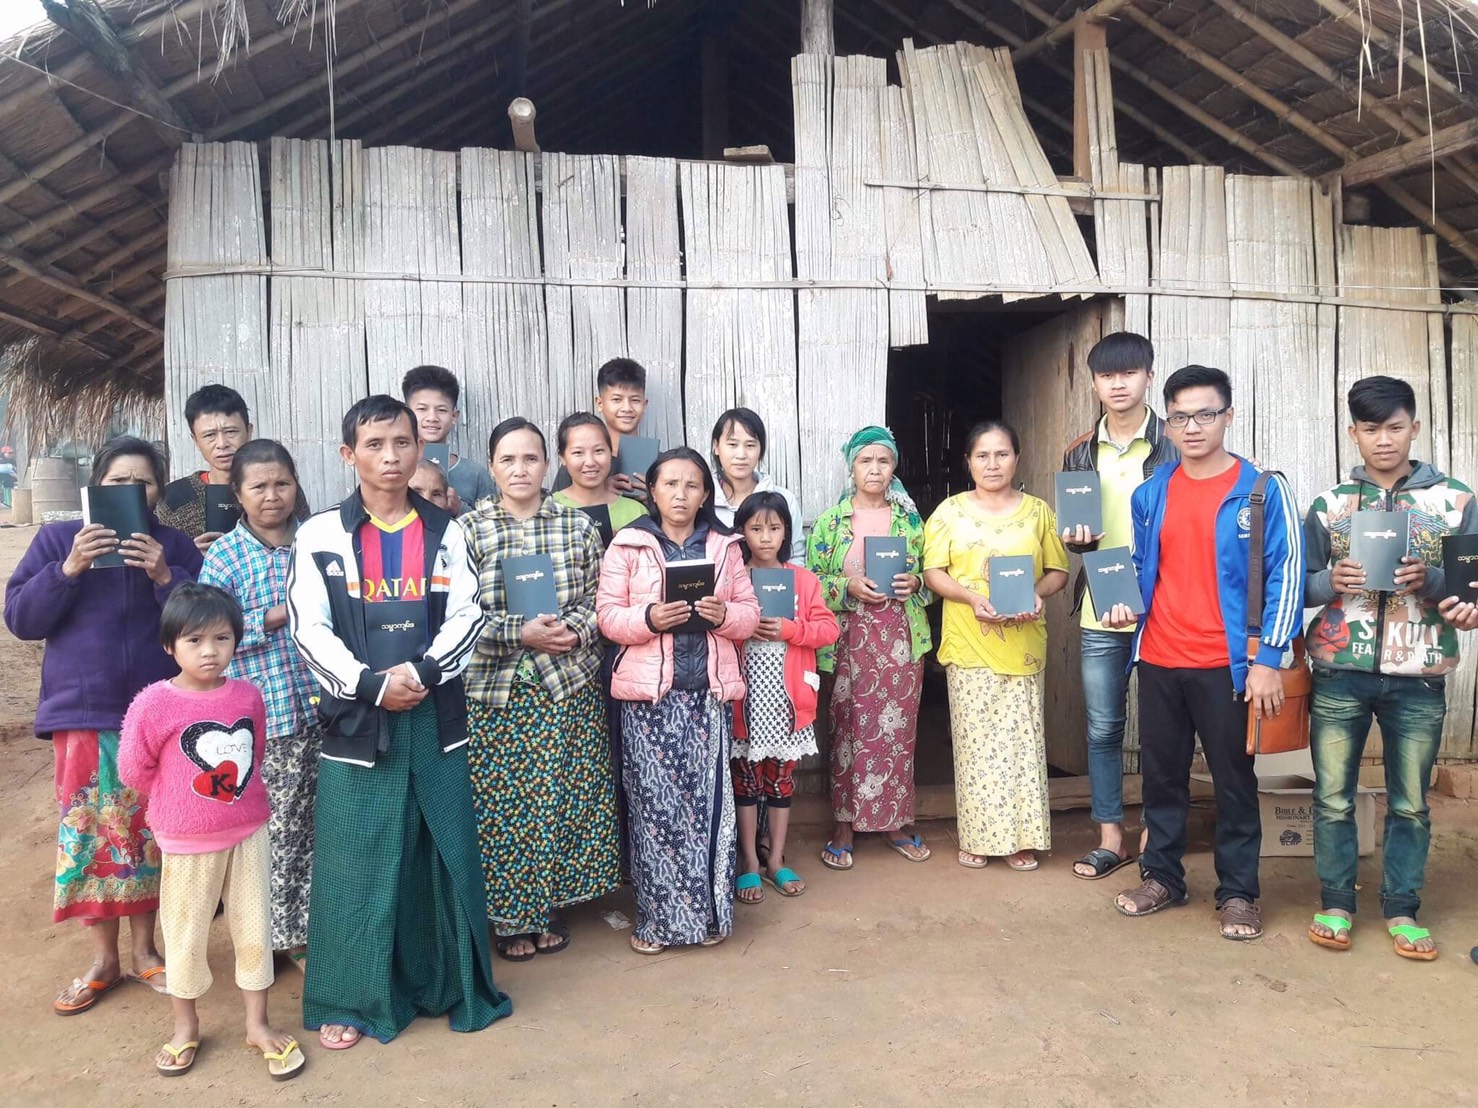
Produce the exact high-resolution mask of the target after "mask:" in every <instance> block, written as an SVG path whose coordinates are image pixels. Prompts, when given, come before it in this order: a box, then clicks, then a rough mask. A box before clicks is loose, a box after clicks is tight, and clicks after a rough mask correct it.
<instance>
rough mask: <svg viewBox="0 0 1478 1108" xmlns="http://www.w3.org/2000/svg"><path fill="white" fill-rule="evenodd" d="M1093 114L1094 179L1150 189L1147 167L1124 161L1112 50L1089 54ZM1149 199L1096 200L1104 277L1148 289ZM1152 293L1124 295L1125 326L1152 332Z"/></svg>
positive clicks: (1116, 187)
mask: <svg viewBox="0 0 1478 1108" xmlns="http://www.w3.org/2000/svg"><path fill="white" fill-rule="evenodd" d="M1083 61H1084V67H1085V76H1086V83H1085V91H1086V100H1087V119H1088V152H1089V164H1090V166H1091V169H1092V174H1093V184H1094V185H1095V186H1097V187H1098V188H1100V189H1102V190H1104V191H1108V192H1144V191H1146V189H1145V168H1144V166H1142V165H1135V164H1133V163H1130V162H1121V161H1120V160H1119V139H1118V128H1117V125H1116V123H1115V120H1114V93H1113V78H1112V67H1111V66H1110V65H1109V53H1108V51H1107V50H1104V49H1098V50H1088V51H1085V53H1084V59H1083ZM1147 208H1148V205H1147V204H1141V203H1136V202H1135V201H1133V200H1095V201H1094V202H1093V233H1094V239H1095V245H1096V247H1097V257H1098V271H1099V276H1100V278H1101V279H1102V280H1103V283H1104V284H1105V285H1108V286H1110V287H1119V288H1144V287H1145V286H1147V285H1148V284H1149V266H1150V250H1149V222H1148V219H1147V215H1148V212H1147ZM1149 312H1150V305H1149V298H1148V297H1146V296H1143V295H1140V294H1131V295H1128V296H1125V297H1124V320H1123V330H1126V331H1133V332H1134V333H1135V334H1138V335H1147V334H1149V328H1150V317H1149Z"/></svg>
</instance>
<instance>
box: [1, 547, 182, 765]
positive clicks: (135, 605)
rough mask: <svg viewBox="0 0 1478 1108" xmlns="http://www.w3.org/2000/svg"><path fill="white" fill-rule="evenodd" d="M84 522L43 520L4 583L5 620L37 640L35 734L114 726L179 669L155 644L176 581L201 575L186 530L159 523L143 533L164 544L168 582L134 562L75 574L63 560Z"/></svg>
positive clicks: (24, 636)
mask: <svg viewBox="0 0 1478 1108" xmlns="http://www.w3.org/2000/svg"><path fill="white" fill-rule="evenodd" d="M80 530H82V521H81V520H67V521H66V522H63V523H48V524H46V525H45V526H44V527H42V528H41V530H40V531H38V532H36V537H35V538H34V539H33V540H31V548H30V549H29V550H27V551H26V556H25V557H24V558H22V559H21V561H20V565H18V566H16V567H15V572H14V573H12V574H11V575H10V581H9V583H8V584H7V585H6V586H5V626H6V627H8V628H10V633H11V634H12V635H14V636H15V637H16V638H18V639H44V640H45V642H46V653H45V655H44V656H43V658H42V660H41V703H40V704H39V705H38V706H37V708H36V734H37V735H39V736H40V737H41V738H43V739H44V738H49V737H50V736H51V732H53V731H73V730H76V731H116V730H117V729H118V728H119V727H120V726H122V724H123V715H124V713H125V712H127V711H128V705H129V702H130V701H131V700H133V698H134V696H136V695H137V694H138V692H139V690H140V689H142V688H143V687H144V686H145V685H149V684H152V683H153V682H155V681H162V680H164V679H165V678H167V677H173V676H174V675H175V674H176V673H178V672H179V668H178V667H177V666H176V665H175V664H174V662H173V661H172V660H171V659H170V657H169V655H168V654H166V653H165V652H164V649H163V648H162V647H161V646H160V645H159V614H160V612H161V611H162V610H163V608H164V602H165V601H166V600H168V599H169V594H170V593H171V592H173V591H174V588H175V586H176V585H178V584H180V583H181V582H182V581H191V580H194V578H195V576H196V575H197V574H198V573H199V572H200V563H201V558H200V551H198V550H196V549H195V543H194V542H192V541H191V539H190V536H188V535H186V534H185V533H184V532H183V531H176V530H175V529H174V528H173V527H165V526H164V525H163V524H162V523H159V522H158V521H157V520H156V521H155V522H154V523H153V524H152V525H151V526H150V528H149V532H150V534H152V535H153V536H154V538H155V539H156V540H157V541H158V542H159V544H160V545H161V546H163V547H164V556H165V561H166V562H167V563H168V564H169V567H170V578H169V584H167V585H163V586H157V585H155V584H154V582H153V581H150V580H149V577H148V575H147V574H146V573H144V571H143V570H141V569H129V568H126V567H119V568H109V569H89V570H88V571H87V572H85V573H83V574H81V575H79V576H77V577H75V578H72V577H68V576H67V575H66V574H64V573H63V572H62V562H64V561H66V558H67V555H68V554H70V553H71V551H72V539H73V538H74V537H75V536H76V534H77V532H78V531H80Z"/></svg>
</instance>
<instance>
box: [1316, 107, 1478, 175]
mask: <svg viewBox="0 0 1478 1108" xmlns="http://www.w3.org/2000/svg"><path fill="white" fill-rule="evenodd" d="M1474 146H1478V119H1466V120H1464V121H1463V122H1461V123H1454V124H1453V125H1452V126H1451V127H1443V128H1441V129H1440V130H1437V131H1433V132H1432V133H1431V134H1430V135H1422V136H1421V137H1419V138H1414V139H1412V140H1411V141H1410V142H1405V143H1402V144H1401V145H1400V146H1395V147H1392V148H1391V149H1389V150H1382V151H1380V152H1378V153H1375V154H1371V155H1369V156H1367V157H1364V158H1360V159H1359V160H1358V161H1353V162H1349V163H1347V164H1345V165H1343V166H1341V167H1340V168H1339V169H1337V170H1335V173H1336V174H1337V175H1338V176H1339V178H1340V180H1342V181H1343V182H1344V183H1345V185H1346V187H1349V188H1353V187H1354V186H1356V185H1365V184H1369V183H1370V182H1371V181H1381V180H1385V179H1386V178H1388V177H1396V176H1399V175H1400V174H1402V173H1406V172H1408V171H1410V170H1416V169H1421V170H1425V169H1428V168H1429V166H1430V163H1432V162H1433V161H1434V160H1435V159H1437V158H1444V157H1447V156H1448V155H1449V154H1456V153H1459V152H1461V151H1463V150H1467V149H1470V148H1471V147H1474Z"/></svg>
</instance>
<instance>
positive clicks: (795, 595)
mask: <svg viewBox="0 0 1478 1108" xmlns="http://www.w3.org/2000/svg"><path fill="white" fill-rule="evenodd" d="M734 525H735V527H736V528H737V529H738V531H739V534H740V536H741V537H742V538H743V540H744V554H745V559H746V561H748V563H749V569H750V572H751V575H753V574H754V571H756V570H787V571H789V575H790V580H789V582H788V584H789V588H788V590H787V589H786V587H785V586H786V584H787V582H786V581H785V579H784V576H783V575H779V574H775V575H769V574H767V575H766V581H765V582H763V583H762V582H761V581H760V580H756V581H755V582H754V583H755V593H756V595H758V596H760V597H761V601H760V603H761V617H760V623H759V627H758V629H757V630H756V631H755V633H754V637H753V638H751V639H750V640H749V641H748V642H747V643H746V644H745V646H744V683H745V687H746V690H747V691H746V693H745V697H744V699H743V701H741V702H740V703H739V704H738V705H737V706H736V708H735V711H734V745H733V749H732V752H731V753H732V758H731V761H730V768H731V769H732V771H733V779H734V806H735V808H736V815H737V821H738V825H739V850H740V853H741V855H742V857H741V859H740V861H741V863H742V865H741V873H740V875H739V878H738V879H737V880H736V881H735V882H734V894H735V896H736V897H737V898H738V899H739V900H740V901H742V902H743V903H745V904H758V903H759V902H760V901H761V900H763V899H764V896H765V893H764V889H763V887H762V885H761V874H762V872H763V877H764V880H767V881H769V882H770V884H771V885H773V886H774V887H775V890H776V891H777V892H778V893H780V895H781V896H800V895H801V893H803V892H805V891H806V886H805V883H804V882H803V881H802V880H801V879H800V877H799V876H798V875H797V874H796V872H795V871H794V870H792V869H789V868H787V867H786V865H785V833H786V831H787V830H788V829H789V826H790V798H791V796H792V795H793V794H794V792H795V767H796V763H797V762H798V761H800V759H801V758H802V757H804V756H805V755H807V754H815V753H817V747H816V729H815V722H816V698H817V692H818V690H819V689H820V688H821V678H820V676H819V675H818V673H817V671H816V651H817V649H818V648H820V647H823V646H830V645H831V644H832V643H834V642H836V641H837V636H838V634H839V633H840V632H839V628H838V625H837V619H836V616H834V615H833V614H832V613H831V611H830V610H829V609H828V608H827V607H826V604H825V602H824V601H823V600H822V599H821V582H820V581H819V580H818V579H817V577H816V575H815V574H814V573H812V572H811V571H810V570H808V569H806V568H805V567H804V566H800V565H796V564H794V563H792V562H789V561H786V560H785V559H786V556H787V555H788V554H789V552H790V551H791V549H792V547H791V535H792V531H793V527H794V524H793V522H792V520H791V515H790V504H789V501H788V500H787V499H786V497H785V496H784V495H783V494H782V493H780V492H778V491H767V492H756V493H751V494H750V495H749V496H748V497H747V498H746V499H745V501H744V503H743V504H741V505H740V506H739V509H738V511H737V512H735V514H734ZM772 577H773V578H774V579H773V580H770V578H772ZM770 588H774V589H775V590H776V592H775V595H779V596H782V597H788V599H789V602H790V605H791V607H790V610H791V611H792V612H793V614H792V615H790V616H778V615H776V616H769V617H766V616H765V614H764V613H765V611H766V610H767V609H766V604H765V600H764V595H765V591H767V590H768V589H770ZM761 797H764V798H765V802H766V803H767V804H768V806H769V812H770V856H769V859H768V860H767V862H766V864H765V866H764V867H763V871H762V870H761V866H760V858H759V845H758V842H757V837H758V829H757V826H756V825H757V823H758V819H757V816H756V808H757V805H758V803H759V800H760V798H761Z"/></svg>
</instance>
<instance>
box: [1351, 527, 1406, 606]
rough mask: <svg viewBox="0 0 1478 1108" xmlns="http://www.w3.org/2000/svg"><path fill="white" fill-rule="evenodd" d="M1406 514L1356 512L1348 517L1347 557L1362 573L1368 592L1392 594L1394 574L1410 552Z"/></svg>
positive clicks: (1394, 584)
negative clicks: (1358, 565) (1356, 564)
mask: <svg viewBox="0 0 1478 1108" xmlns="http://www.w3.org/2000/svg"><path fill="white" fill-rule="evenodd" d="M1409 522H1410V519H1409V517H1408V514H1407V513H1406V512H1356V513H1355V514H1354V515H1353V516H1351V517H1350V557H1351V558H1352V559H1354V560H1355V561H1357V562H1359V563H1360V565H1361V567H1362V568H1363V569H1364V570H1365V590H1366V591H1367V592H1395V591H1396V590H1397V588H1398V587H1399V586H1397V584H1396V571H1397V570H1398V569H1400V568H1401V559H1402V558H1404V557H1406V553H1407V551H1408V550H1409V549H1410V543H1411V532H1410V530H1409V528H1408V524H1409Z"/></svg>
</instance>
